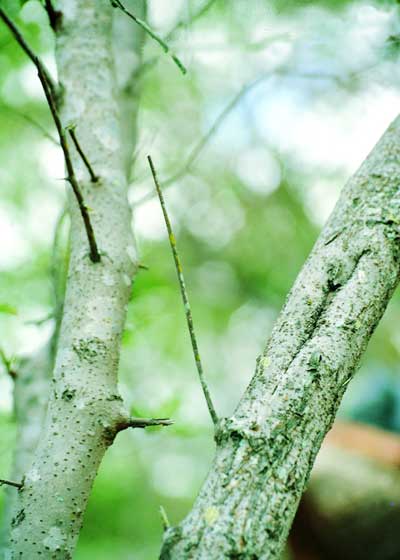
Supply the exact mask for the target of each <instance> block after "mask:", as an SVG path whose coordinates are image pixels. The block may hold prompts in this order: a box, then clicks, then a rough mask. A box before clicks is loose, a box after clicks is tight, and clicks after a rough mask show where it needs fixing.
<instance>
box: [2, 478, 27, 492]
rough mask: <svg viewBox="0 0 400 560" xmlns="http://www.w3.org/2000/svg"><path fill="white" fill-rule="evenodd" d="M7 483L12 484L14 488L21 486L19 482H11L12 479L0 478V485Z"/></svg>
mask: <svg viewBox="0 0 400 560" xmlns="http://www.w3.org/2000/svg"><path fill="white" fill-rule="evenodd" d="M3 485H7V486H14V488H18V489H19V488H22V484H21V483H20V482H13V481H12V480H5V479H4V478H0V486H3Z"/></svg>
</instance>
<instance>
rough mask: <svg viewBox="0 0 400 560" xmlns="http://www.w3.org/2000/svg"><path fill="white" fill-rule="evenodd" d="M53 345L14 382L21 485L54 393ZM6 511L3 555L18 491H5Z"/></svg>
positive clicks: (14, 473)
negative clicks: (50, 395) (51, 387)
mask: <svg viewBox="0 0 400 560" xmlns="http://www.w3.org/2000/svg"><path fill="white" fill-rule="evenodd" d="M50 346H51V343H47V344H45V346H44V347H43V348H41V349H40V350H39V351H38V352H37V353H35V355H33V356H31V357H29V358H27V359H25V360H24V361H23V362H22V363H21V364H20V366H19V367H18V373H17V375H16V377H15V379H14V394H13V399H14V415H15V422H16V424H17V434H16V445H15V449H14V457H13V465H12V469H11V473H10V479H11V480H14V481H16V482H19V481H20V480H21V479H22V477H23V475H24V473H25V472H26V471H27V469H28V468H29V467H30V464H31V462H32V460H33V454H34V451H35V449H36V446H37V443H38V441H39V437H40V432H41V429H42V427H43V422H44V417H45V414H46V406H47V401H48V396H49V390H50V378H51V368H52V362H53V360H52V356H51V349H50ZM5 495H6V500H5V508H4V515H3V522H2V528H1V532H2V542H1V552H4V549H7V548H8V545H9V538H10V528H11V520H12V516H13V514H14V510H15V507H16V503H17V499H18V494H17V492H16V490H15V488H13V487H10V486H7V487H6V488H5Z"/></svg>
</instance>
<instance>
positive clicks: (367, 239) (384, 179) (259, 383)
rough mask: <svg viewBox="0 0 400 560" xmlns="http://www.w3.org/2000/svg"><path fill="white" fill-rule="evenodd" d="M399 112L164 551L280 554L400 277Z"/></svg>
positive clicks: (333, 224) (249, 558) (331, 228)
mask: <svg viewBox="0 0 400 560" xmlns="http://www.w3.org/2000/svg"><path fill="white" fill-rule="evenodd" d="M399 185H400V118H397V119H396V120H395V121H394V122H393V123H392V124H391V125H390V126H389V128H388V130H387V131H386V133H385V134H384V136H383V137H382V139H381V140H380V141H379V143H378V144H377V145H376V147H375V148H374V150H373V151H372V152H371V154H370V155H369V156H368V158H367V159H366V160H365V162H364V163H363V165H362V166H361V168H360V169H359V170H358V172H357V173H356V174H355V175H354V176H353V178H352V179H351V180H350V181H349V182H348V184H347V185H346V187H345V188H344V190H343V192H342V195H341V197H340V199H339V202H338V203H337V205H336V208H335V210H334V212H333V214H332V216H331V217H330V219H329V221H328V223H327V225H326V227H325V228H324V230H323V232H322V233H321V235H320V237H319V239H318V241H317V242H316V245H315V247H314V249H313V251H312V253H311V255H310V256H309V258H308V260H307V261H306V263H305V265H304V267H303V269H302V271H301V272H300V274H299V276H298V278H297V280H296V282H295V284H294V287H293V288H292V290H291V292H290V294H289V296H288V299H287V302H286V304H285V306H284V308H283V310H282V312H281V314H280V316H279V318H278V320H277V322H276V324H275V327H274V329H273V332H272V335H271V337H270V340H269V342H268V344H267V346H266V348H265V350H264V352H263V354H262V355H261V356H260V357H259V358H258V360H257V368H256V372H255V375H254V377H253V379H252V381H251V383H250V385H249V387H248V389H247V390H246V392H245V394H244V395H243V397H242V399H241V401H240V402H239V404H238V406H237V408H236V410H235V413H234V414H233V416H232V417H230V418H227V419H222V420H221V421H220V424H219V426H218V428H217V430H216V435H215V439H216V444H217V449H216V455H215V458H214V461H213V464H212V467H211V469H210V472H209V475H208V477H207V479H206V481H205V483H204V485H203V487H202V489H201V491H200V494H199V496H198V498H197V500H196V502H195V504H194V507H193V509H192V510H191V512H190V513H189V514H188V516H187V517H186V519H184V521H183V522H182V523H181V524H180V525H179V526H178V527H175V528H171V529H168V530H167V531H166V533H165V538H164V544H163V547H162V551H161V558H162V559H163V560H178V559H179V560H180V559H182V560H183V559H185V560H187V559H196V560H200V559H204V560H205V559H207V560H211V559H218V560H220V559H222V558H229V559H236V560H238V559H240V560H245V559H246V560H257V559H263V560H266V559H268V560H274V559H278V558H279V557H280V554H281V552H282V549H283V546H284V543H285V541H286V538H287V535H288V532H289V529H290V526H291V523H292V520H293V517H294V514H295V512H296V509H297V507H298V503H299V500H300V497H301V494H302V492H303V490H304V488H305V484H306V482H307V479H308V477H309V474H310V470H311V468H312V466H313V463H314V460H315V456H316V454H317V452H318V450H319V448H320V445H321V442H322V440H323V438H324V436H325V434H326V433H327V431H328V430H329V429H330V427H331V425H332V422H333V420H334V418H335V414H336V411H337V408H338V406H339V404H340V401H341V398H342V396H343V394H344V392H345V389H346V387H347V385H348V383H349V381H350V380H351V378H352V376H353V374H354V372H355V370H356V367H357V365H358V363H359V360H360V358H361V356H362V353H363V352H364V350H365V348H366V346H367V343H368V341H369V339H370V337H371V335H372V333H373V331H374V329H375V327H376V326H377V324H378V322H379V320H380V318H381V317H382V315H383V313H384V311H385V308H386V306H387V303H388V301H389V299H390V297H391V295H392V293H393V291H394V289H395V287H396V285H397V283H398V280H399V239H400V226H399V224H400V191H399Z"/></svg>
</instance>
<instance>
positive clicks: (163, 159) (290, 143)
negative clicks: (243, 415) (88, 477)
mask: <svg viewBox="0 0 400 560" xmlns="http://www.w3.org/2000/svg"><path fill="white" fill-rule="evenodd" d="M203 6H205V7H207V9H205V10H203V11H202V10H201V8H202V7H203ZM199 12H200V15H199ZM148 20H149V22H150V24H151V25H152V26H153V27H154V28H155V29H156V30H157V31H158V32H159V33H160V35H161V36H163V37H165V36H167V37H169V38H168V42H169V44H170V45H171V46H172V47H173V49H174V51H175V52H176V54H177V55H178V56H179V58H180V59H181V60H182V61H183V63H184V64H185V66H186V67H187V69H188V73H187V75H186V76H183V75H182V74H181V73H180V72H179V70H178V68H177V67H176V66H175V65H174V64H173V62H172V61H171V59H170V58H169V57H167V56H165V55H164V54H163V53H162V51H161V50H160V48H159V45H157V44H156V43H154V42H153V41H149V40H147V41H146V44H145V47H144V51H143V60H144V63H145V64H144V65H143V66H142V68H141V70H140V71H138V73H137V85H138V87H140V90H141V102H140V109H139V115H138V120H139V124H138V144H137V149H136V152H135V154H133V156H132V157H133V161H134V166H133V173H132V178H131V186H130V190H129V198H130V202H131V204H132V206H133V209H134V220H133V227H134V230H135V233H136V238H137V243H138V246H139V250H140V258H141V261H142V263H143V264H145V265H147V266H148V267H149V270H141V271H140V273H139V274H138V276H137V279H136V281H135V284H134V287H133V292H132V298H131V302H130V305H129V311H128V320H127V325H126V330H125V333H124V337H123V347H122V358H121V392H122V394H123V396H124V397H125V398H126V401H127V402H128V403H129V405H130V406H131V408H132V411H133V413H136V414H139V415H143V416H156V417H157V416H158V417H160V416H161V417H163V416H170V417H172V418H173V419H174V420H175V424H174V426H173V427H171V428H168V429H161V430H160V429H154V430H150V429H149V430H146V432H144V431H143V432H140V431H139V430H136V431H131V432H126V433H123V434H121V435H119V436H118V439H117V440H116V442H115V444H114V445H113V446H112V448H111V449H110V450H109V452H108V454H107V456H106V458H105V460H104V462H103V464H102V466H101V469H100V472H99V475H98V478H97V480H96V483H95V487H94V490H93V494H92V496H91V499H90V503H89V508H88V511H87V514H86V517H85V526H84V529H83V531H82V535H81V538H80V541H79V546H78V549H77V553H76V556H75V557H76V559H77V560H85V559H88V558H96V560H105V559H109V558H110V557H111V556H112V557H114V558H118V559H121V560H128V559H129V560H132V559H134V560H151V559H153V558H157V554H158V551H159V544H160V540H161V536H162V523H161V518H160V515H159V506H160V505H162V506H163V507H164V508H165V510H166V512H167V515H168V517H169V520H170V522H171V523H172V524H174V523H177V522H178V521H179V520H180V519H182V517H183V516H184V515H185V513H186V512H187V511H188V510H189V508H190V505H191V504H192V502H193V499H194V497H195V495H196V493H197V491H198V489H199V487H200V485H201V483H202V480H203V479H204V477H205V475H206V472H207V469H208V467H209V464H210V459H211V457H212V454H213V448H214V445H213V439H212V426H211V425H210V421H209V417H208V413H207V409H206V406H205V403H204V401H203V397H202V394H201V391H200V386H199V383H198V381H197V377H196V370H195V366H194V363H193V356H192V353H191V346H190V341H189V337H188V332H187V329H186V324H185V317H184V313H183V309H182V304H181V300H180V294H179V291H178V286H177V280H176V273H175V269H174V265H173V261H172V258H171V254H170V248H169V245H168V239H167V236H166V231H165V225H164V222H163V219H162V215H161V211H160V208H159V204H158V201H157V200H156V199H154V197H153V194H154V192H153V184H152V182H151V180H150V175H149V171H148V166H147V162H146V155H147V154H148V153H151V154H152V156H153V159H154V162H155V164H156V166H157V168H158V170H159V176H160V178H161V180H162V181H163V182H164V183H165V185H168V187H167V186H166V187H165V189H166V190H165V196H166V203H167V206H168V208H169V212H170V216H171V219H172V222H173V227H174V230H175V235H176V237H177V242H178V248H179V250H180V255H181V258H182V261H183V265H184V270H185V276H186V281H187V285H188V291H189V295H190V298H191V303H192V310H193V315H194V321H195V327H196V332H197V338H198V342H199V346H200V352H201V355H202V359H203V362H204V367H205V371H206V375H207V379H208V381H209V385H210V388H211V391H212V394H213V397H214V402H215V404H216V407H217V410H218V412H219V414H221V415H228V414H231V413H232V412H233V410H234V407H235V404H236V403H237V401H238V399H239V398H240V395H241V394H242V392H243V390H244V389H245V387H246V385H247V384H248V382H249V380H250V378H251V376H252V374H253V371H254V368H255V360H256V357H257V355H258V354H259V353H260V352H261V351H262V348H263V346H264V344H265V342H266V340H267V338H268V335H269V333H270V331H271V328H272V324H273V322H274V320H275V318H276V316H277V314H278V312H279V310H280V308H281V306H282V304H283V302H284V299H285V296H286V294H287V292H288V290H289V289H290V287H291V285H292V283H293V281H294V279H295V277H296V275H297V273H298V272H299V270H300V268H301V266H302V264H303V263H304V260H305V259H306V257H307V255H308V253H309V251H310V249H311V248H312V245H313V243H314V241H315V239H316V237H317V235H318V232H319V230H320V228H321V227H322V226H323V224H324V222H325V220H326V219H327V217H328V215H329V213H330V211H331V210H332V208H333V206H334V204H335V201H336V200H337V197H338V195H339V192H340V190H341V188H342V186H343V185H344V183H345V182H346V180H347V179H348V178H349V177H350V175H351V174H352V173H353V172H354V171H356V169H357V168H358V166H359V165H360V163H361V162H362V161H363V159H364V158H365V157H366V155H367V154H368V152H369V151H370V149H371V148H372V147H373V146H374V144H375V143H376V141H377V140H378V139H379V137H380V135H381V134H382V133H383V132H384V130H385V129H386V127H387V126H388V125H389V123H390V122H391V120H392V119H393V118H394V117H395V116H396V115H397V113H398V112H399V108H400V66H399V63H400V4H399V2H396V1H380V2H378V1H376V2H373V1H369V0H366V1H346V0H342V1H339V0H331V1H330V0H325V1H323V0H321V1H319V2H318V1H315V2H311V1H308V0H304V1H295V0H275V1H273V0H271V1H266V0H249V1H241V2H240V1H237V2H233V1H231V2H229V1H227V0H214V1H211V2H210V1H204V0H202V1H200V0H170V1H169V2H165V1H163V0H149V1H148ZM18 22H19V24H20V25H21V27H22V28H23V30H24V32H25V35H26V37H27V38H28V39H29V41H30V42H31V44H32V45H33V46H34V47H35V49H36V50H37V52H39V53H41V55H42V56H43V58H44V60H45V62H46V63H47V65H48V67H49V68H50V70H51V71H52V72H53V73H54V74H55V72H56V71H55V63H54V54H53V49H54V41H53V35H52V32H51V30H50V29H49V26H48V22H47V19H46V15H45V13H44V10H43V8H42V6H41V4H40V2H38V1H34V0H31V1H28V2H27V3H26V4H25V5H24V7H23V9H22V11H21V12H19V15H18ZM171 30H172V33H171V34H170V32H171ZM119 55H120V56H121V57H122V58H121V60H120V63H122V64H123V53H119ZM33 121H34V122H33ZM38 123H39V124H40V126H41V127H42V128H43V130H41V129H40V127H39V126H37V124H38ZM49 135H50V137H49ZM51 135H53V136H55V135H54V130H53V128H52V124H51V119H50V116H49V113H48V109H47V106H46V103H45V101H44V98H43V95H42V90H41V86H40V83H39V81H38V79H37V76H36V72H35V69H34V67H33V66H32V65H31V64H30V62H28V61H27V59H26V57H25V55H24V54H23V53H21V51H20V49H19V47H18V46H17V45H16V44H15V42H14V41H13V40H12V39H11V37H10V35H9V34H8V32H6V30H5V28H4V26H0V186H1V203H0V247H1V248H0V348H1V350H2V351H3V352H4V353H5V355H6V356H7V357H8V358H11V357H12V358H13V359H14V360H15V363H16V367H17V366H18V359H20V358H21V357H23V356H26V355H29V354H30V353H32V352H34V351H35V349H37V348H38V347H39V346H40V345H41V344H43V342H44V341H45V340H46V339H47V338H48V337H49V335H50V333H51V332H52V329H53V327H54V319H53V313H54V304H55V296H54V285H53V284H54V282H53V280H54V278H59V277H60V276H61V273H60V271H62V270H63V262H64V260H65V254H66V253H67V241H66V239H67V236H68V220H67V219H64V220H63V222H62V225H61V227H59V228H58V236H57V242H56V243H54V232H55V228H56V224H57V222H58V220H59V217H60V214H61V213H62V212H63V209H64V204H65V184H64V181H63V180H62V178H63V177H64V170H63V158H62V153H61V151H60V149H59V148H58V147H57V146H56V145H55V144H54V143H53V141H52V139H51ZM399 312H400V297H399V294H398V293H397V294H396V295H395V296H394V298H393V300H392V302H391V303H390V306H389V308H388V310H387V312H386V314H385V317H384V319H383V320H382V322H381V324H380V326H379V328H378V329H377V331H376V333H375V334H374V337H373V339H372V341H371V343H370V345H369V348H368V350H367V352H366V354H365V356H364V358H363V361H362V365H361V368H360V371H359V373H358V374H357V376H356V378H355V380H354V381H353V382H352V383H351V384H350V386H349V388H348V393H347V395H346V397H345V400H344V402H343V404H342V407H341V411H340V416H341V418H342V419H344V420H346V421H347V422H348V421H352V422H353V421H356V422H362V423H364V425H371V426H375V427H376V428H379V429H380V430H385V431H384V432H383V431H382V432H381V431H379V432H378V431H377V432H375V431H373V432H372V433H373V435H374V436H376V437H377V438H378V439H379V438H380V435H381V436H382V438H383V439H382V438H381V439H380V441H382V442H383V447H384V448H385V445H386V442H389V443H388V444H387V445H388V446H389V447H390V445H392V444H393V445H395V446H396V433H399V432H400V330H399V327H398V325H399ZM0 423H1V426H0V428H1V432H0V434H1V437H0V473H1V474H0V476H4V477H6V476H7V474H8V472H9V466H10V462H11V458H12V451H13V442H14V437H15V424H14V419H13V411H12V380H11V379H10V378H9V376H8V375H7V373H6V371H5V368H3V369H2V370H1V371H0ZM351 425H353V424H351ZM342 426H348V424H346V425H345V424H343V425H342ZM365 430H366V431H367V432H368V429H367V428H365ZM345 432H346V430H345ZM346 433H347V432H346ZM346 433H345V435H344V439H345V440H346V437H347V436H346ZM363 433H364V432H362V433H361V434H360V433H359V434H358V436H357V435H356V440H357V441H360V440H361V439H362V438H363ZM368 433H369V432H368ZM386 436H387V437H389V440H386V439H385V438H386ZM392 438H394V439H392ZM342 440H343V438H342ZM369 441H370V440H367V443H366V445H365V447H366V449H367V451H366V452H364V456H368V449H370V448H371V446H373V447H375V443H374V444H372V443H371V445H370V443H368V442H369ZM374 441H375V440H374ZM376 441H377V440H376ZM339 447H341V444H339ZM342 447H343V446H342ZM344 447H345V446H344ZM364 451H365V450H364ZM382 455H385V453H384V452H382ZM399 457H400V451H398V455H397V459H393V460H389V461H387V458H385V459H382V457H378V458H376V457H375V458H374V460H377V461H378V462H379V461H381V463H382V465H383V463H385V462H386V463H389V464H390V467H389V466H387V465H385V466H384V467H383V466H382V468H383V469H386V468H388V469H389V470H390V469H392V470H393V472H392V470H390V473H391V474H390V476H392V475H393V476H395V474H396V473H397V471H398V470H399V469H398V467H399V464H400V458H399ZM335 460H336V459H335V458H333V459H331V460H330V463H329V464H330V465H332V464H333V463H335ZM332 461H333V463H332ZM396 461H397V463H396ZM338 464H341V465H343V460H342V459H340V460H338ZM394 465H395V466H394ZM396 465H397V466H396ZM375 466H376V463H374V468H375ZM349 468H350V471H351V474H354V475H355V476H357V473H360V472H361V471H360V469H361V467H360V465H359V464H357V463H355V464H353V463H351V465H350V466H349ZM371 468H372V467H371ZM379 468H380V467H379ZM351 469H354V470H351ZM396 469H397V470H396ZM336 470H337V469H336ZM394 470H396V473H394ZM385 473H386V471H385ZM386 474H387V473H386ZM385 476H386V475H385ZM387 476H389V475H387ZM390 476H389V478H390ZM396 476H397V474H396ZM350 478H351V477H350ZM367 478H368V477H367ZM373 478H374V477H373ZM374 480H376V477H375V478H374ZM394 480H397V481H399V479H398V478H397V479H396V478H395V479H394ZM366 484H367V485H368V483H366ZM399 487H400V486H399ZM389 488H390V484H389ZM317 493H318V492H317ZM377 493H379V492H378V490H377ZM389 494H390V500H389V501H390V504H391V505H390V507H396V508H399V507H400V497H399V495H398V493H397V494H396V495H394V494H393V493H391V491H389ZM374 496H375V494H374ZM385 499H386V498H385ZM388 499H389V498H388ZM0 500H3V491H2V490H0ZM385 503H386V502H384V504H385ZM388 503H389V502H388ZM318 507H321V508H322V509H323V508H324V507H325V506H324V505H323V504H322V505H321V503H320V505H319V506H318ZM338 507H339V506H338ZM387 507H389V505H388V506H387ZM339 509H340V508H339ZM383 509H384V508H383ZM397 511H398V510H397ZM397 515H399V514H397ZM398 520H399V517H397V521H398ZM398 523H399V521H398ZM398 526H399V525H398V524H397V527H398ZM300 557H301V556H296V558H300ZM317 557H318V558H325V557H328V556H315V558H317ZM333 557H335V556H333ZM336 557H341V558H344V556H343V555H342V556H336ZM352 557H353V558H354V557H356V555H353V556H352ZM363 557H364V558H370V556H365V549H364V556H363ZM377 557H378V558H380V559H381V560H382V559H384V558H392V557H393V558H394V557H396V556H390V554H389V555H387V556H385V554H383V553H381V554H380V556H379V555H378V556H377ZM397 557H398V556H397ZM302 558H314V556H312V553H311V552H310V553H309V555H308V556H307V555H306V556H302ZM371 558H372V556H371Z"/></svg>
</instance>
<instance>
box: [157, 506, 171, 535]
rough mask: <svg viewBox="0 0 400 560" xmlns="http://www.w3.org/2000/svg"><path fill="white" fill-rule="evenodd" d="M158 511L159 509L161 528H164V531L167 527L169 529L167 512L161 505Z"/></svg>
mask: <svg viewBox="0 0 400 560" xmlns="http://www.w3.org/2000/svg"><path fill="white" fill-rule="evenodd" d="M159 511H160V516H161V523H162V526H163V529H164V531H166V530H167V529H169V528H170V527H171V523H170V522H169V519H168V516H167V512H166V511H165V509H164V508H163V506H161V505H160V507H159Z"/></svg>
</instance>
